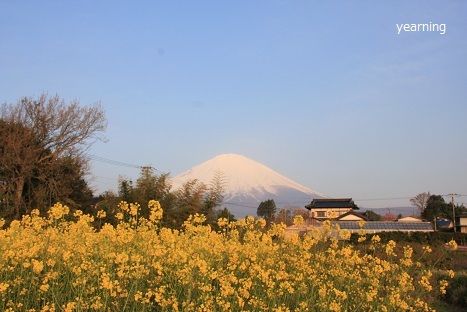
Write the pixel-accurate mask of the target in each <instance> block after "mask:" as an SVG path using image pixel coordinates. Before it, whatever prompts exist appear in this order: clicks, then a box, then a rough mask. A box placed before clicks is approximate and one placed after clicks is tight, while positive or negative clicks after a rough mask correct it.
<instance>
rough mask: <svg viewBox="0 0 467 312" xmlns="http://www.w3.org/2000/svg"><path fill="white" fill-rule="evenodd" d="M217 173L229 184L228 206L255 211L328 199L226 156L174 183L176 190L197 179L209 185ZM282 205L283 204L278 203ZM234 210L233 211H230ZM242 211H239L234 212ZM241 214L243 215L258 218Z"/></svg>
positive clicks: (242, 158)
mask: <svg viewBox="0 0 467 312" xmlns="http://www.w3.org/2000/svg"><path fill="white" fill-rule="evenodd" d="M216 173H221V175H222V178H223V180H224V182H225V197H224V202H225V204H226V205H225V206H229V205H228V204H231V205H237V206H238V207H242V206H243V207H245V206H247V207H250V208H254V207H257V206H258V205H259V203H260V202H261V201H264V200H267V199H274V200H275V201H276V204H278V206H280V203H285V204H290V205H293V204H298V203H300V204H302V203H303V204H305V203H309V201H311V199H312V198H325V197H326V196H324V195H322V194H320V193H318V192H316V191H314V190H312V189H309V188H307V187H305V186H303V185H300V184H298V183H296V182H294V181H292V180H291V179H289V178H287V177H285V176H283V175H281V174H279V173H277V172H276V171H274V170H272V169H270V168H268V167H266V166H264V165H262V164H260V163H258V162H256V161H254V160H251V159H249V158H247V157H245V156H242V155H237V154H222V155H219V156H216V157H214V158H212V159H210V160H208V161H206V162H204V163H201V164H199V165H197V166H195V167H193V168H191V169H189V170H187V171H185V172H183V173H181V174H179V175H177V176H175V177H174V178H173V179H172V188H173V189H174V190H176V189H178V188H180V187H181V186H182V185H183V184H184V183H185V182H187V181H189V180H193V179H197V180H198V181H200V182H203V183H205V184H207V185H209V184H210V183H211V182H212V181H213V178H214V176H215V175H216ZM278 201H279V202H278ZM229 209H230V208H229ZM231 210H237V214H236V215H238V210H239V209H235V208H234V209H231ZM255 213H256V210H255V211H254V213H240V214H241V215H243V214H244V215H247V214H250V215H251V214H255Z"/></svg>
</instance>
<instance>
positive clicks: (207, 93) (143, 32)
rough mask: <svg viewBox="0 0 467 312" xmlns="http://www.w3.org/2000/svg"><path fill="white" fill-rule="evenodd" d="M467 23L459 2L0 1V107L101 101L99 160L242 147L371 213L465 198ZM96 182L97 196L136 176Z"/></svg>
mask: <svg viewBox="0 0 467 312" xmlns="http://www.w3.org/2000/svg"><path fill="white" fill-rule="evenodd" d="M466 17H467V1H462V0H459V1H454V0H452V1H426V0H423V1H402V0H401V1H360V0H359V1H357V0H354V1H308V0H290V1H285V0H282V1H278V0H212V1H204V0H198V1H168V0H167V1H157V0H154V1H103V0H102V1H47V0H44V1H10V0H0V102H2V103H4V102H10V103H12V102H13V103H14V102H16V101H17V100H18V99H19V98H20V97H23V96H39V95H40V94H41V93H42V92H48V93H49V94H50V95H55V94H58V95H59V96H61V97H63V98H64V99H66V100H72V99H79V100H80V101H81V103H82V104H92V103H94V102H97V101H100V102H101V103H102V105H103V106H104V107H105V109H106V114H107V118H108V122H109V126H108V129H107V132H106V137H107V138H108V142H107V143H102V142H97V143H96V144H94V145H93V147H92V148H91V150H90V153H91V154H94V155H97V156H98V157H103V158H105V159H110V160H115V161H119V162H124V163H128V164H135V165H152V166H153V167H155V168H157V169H158V170H160V171H162V172H170V173H171V174H172V176H174V175H176V174H178V173H180V172H183V171H185V170H187V169H189V168H191V167H193V166H194V165H197V164H199V163H201V162H203V161H206V160H208V159H210V158H212V157H214V156H216V155H219V154H223V153H236V154H242V155H244V156H246V157H249V158H251V159H253V160H255V161H258V162H260V163H262V164H264V165H266V166H268V167H270V168H271V169H273V170H275V171H277V172H279V173H281V174H283V175H285V176H287V177H289V178H291V179H293V180H295V181H296V182H298V183H300V184H302V185H304V186H307V187H309V188H312V189H314V190H316V191H318V192H320V193H322V194H325V195H328V196H331V197H353V198H354V199H355V201H356V203H357V204H359V205H360V206H364V207H369V208H386V207H397V206H410V203H409V201H408V198H410V197H413V196H414V195H416V194H418V193H420V192H425V191H430V192H431V193H432V194H448V193H458V194H462V195H466V194H467V18H466ZM413 23H416V24H419V23H427V24H429V23H432V24H445V25H446V26H445V30H444V34H441V32H442V31H441V30H439V29H438V31H416V32H414V31H410V32H409V31H405V30H404V28H402V25H401V24H413ZM398 27H400V29H401V30H400V31H399V29H398ZM398 32H400V33H398ZM92 172H93V176H94V182H93V185H94V187H95V188H96V190H97V192H96V193H99V192H102V191H105V190H107V189H116V185H117V179H118V177H119V175H124V176H126V177H128V178H132V179H135V178H136V177H137V176H138V170H137V169H134V168H129V167H123V166H117V165H111V164H108V163H105V162H101V161H93V162H92ZM369 199H377V200H369ZM447 199H448V198H447ZM456 201H457V202H465V203H467V196H462V197H458V198H456Z"/></svg>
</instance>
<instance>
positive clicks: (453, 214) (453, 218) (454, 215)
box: [445, 193, 460, 232]
mask: <svg viewBox="0 0 467 312" xmlns="http://www.w3.org/2000/svg"><path fill="white" fill-rule="evenodd" d="M445 196H451V205H452V224H453V225H454V232H456V209H455V208H454V196H460V195H459V194H456V193H451V194H447V195H445Z"/></svg>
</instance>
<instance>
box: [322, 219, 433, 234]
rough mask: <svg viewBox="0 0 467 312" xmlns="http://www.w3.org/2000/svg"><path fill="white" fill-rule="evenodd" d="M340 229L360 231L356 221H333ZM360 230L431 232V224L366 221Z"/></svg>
mask: <svg viewBox="0 0 467 312" xmlns="http://www.w3.org/2000/svg"><path fill="white" fill-rule="evenodd" d="M331 223H332V224H338V225H339V227H340V228H341V229H347V230H360V229H361V228H360V225H359V222H358V221H333V222H331ZM362 229H364V230H367V231H368V230H369V231H373V230H376V231H384V232H389V231H433V226H432V225H431V222H393V221H368V222H365V224H364V225H363V227H362Z"/></svg>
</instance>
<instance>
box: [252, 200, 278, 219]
mask: <svg viewBox="0 0 467 312" xmlns="http://www.w3.org/2000/svg"><path fill="white" fill-rule="evenodd" d="M276 210H277V208H276V203H275V202H274V200H273V199H268V200H266V201H263V202H261V203H260V204H259V206H258V209H257V210H256V215H257V216H258V217H260V218H264V219H265V220H266V221H271V220H272V219H273V218H274V216H275V214H276Z"/></svg>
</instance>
